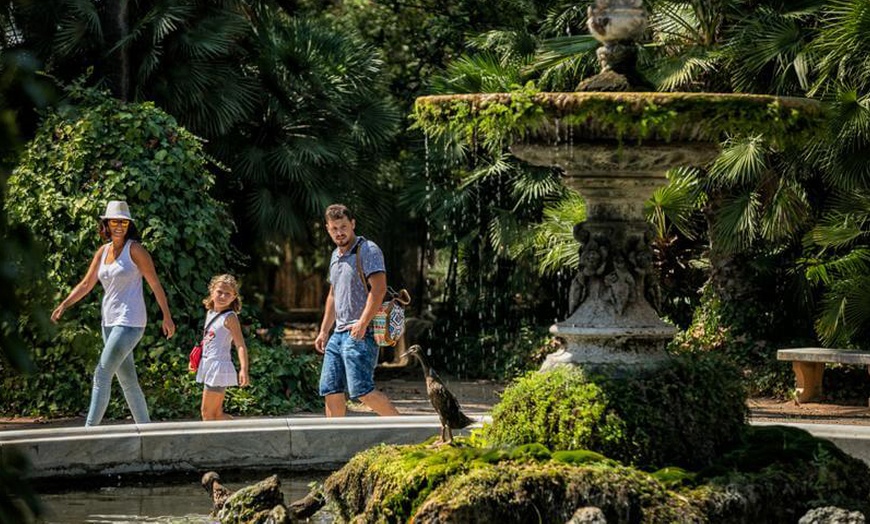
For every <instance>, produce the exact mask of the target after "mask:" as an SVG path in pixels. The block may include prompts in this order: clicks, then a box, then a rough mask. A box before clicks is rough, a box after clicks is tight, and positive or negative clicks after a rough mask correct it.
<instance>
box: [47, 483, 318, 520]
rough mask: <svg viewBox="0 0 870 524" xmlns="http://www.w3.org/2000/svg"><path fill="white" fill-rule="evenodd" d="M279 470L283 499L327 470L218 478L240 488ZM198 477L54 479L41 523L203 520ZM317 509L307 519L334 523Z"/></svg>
mask: <svg viewBox="0 0 870 524" xmlns="http://www.w3.org/2000/svg"><path fill="white" fill-rule="evenodd" d="M275 473H277V475H278V477H279V478H280V479H281V488H282V491H283V493H284V502H285V504H289V503H290V502H292V501H294V500H297V499H300V498H302V497H304V496H305V495H306V494H308V491H309V484H310V483H312V482H322V481H323V480H324V479H325V478H326V477H327V476H328V473H324V472H313V473H300V472H295V471H294V472H275V471H263V472H255V473H252V472H244V473H235V474H230V473H222V474H221V478H222V480H221V482H222V483H223V484H224V485H225V486H226V487H227V488H229V489H231V490H237V489H239V488H243V487H245V486H248V485H250V484H253V483H254V482H257V481H259V480H262V479H264V478H266V477H268V476H269V475H272V474H275ZM199 478H200V476H199V475H189V476H182V477H178V476H173V477H171V478H170V477H150V478H146V479H136V480H133V479H130V478H119V479H116V481H115V482H107V481H99V482H96V481H92V482H80V481H72V480H71V481H68V482H67V483H66V484H64V483H62V482H57V483H55V484H53V485H51V486H46V487H41V488H39V491H40V499H41V500H42V502H43V504H44V505H45V508H46V515H45V522H47V523H57V524H72V523H76V524H79V523H136V522H158V523H159V522H165V523H170V522H171V523H206V522H214V521H215V520H214V519H212V518H209V516H208V514H209V512H210V511H211V500H210V498H209V495H208V493H206V491H205V490H204V489H203V488H202V487H201V486H200V484H199ZM327 510H328V508H324V510H321V511H320V512H319V513H318V514H317V515H315V517H314V518H312V519H311V520H310V521H309V522H312V523H317V524H323V523H329V522H333V521H334V519H333V517H332V515H330V514H329V512H328V511H327Z"/></svg>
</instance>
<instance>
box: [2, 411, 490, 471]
mask: <svg viewBox="0 0 870 524" xmlns="http://www.w3.org/2000/svg"><path fill="white" fill-rule="evenodd" d="M475 427H480V422H478V423H477V424H475V425H472V426H471V427H470V428H468V429H466V430H463V431H462V432H455V434H463V432H465V433H466V434H467V431H468V430H470V429H473V428H475ZM440 428H441V426H440V423H439V421H438V417H436V416H429V415H426V416H400V417H377V418H375V417H348V418H341V419H327V418H278V419H276V418H262V419H237V420H229V421H221V422H158V423H152V424H143V425H135V424H124V425H115V426H97V427H92V428H84V427H76V428H55V429H32V430H18V431H4V432H2V433H0V454H6V453H9V450H10V449H17V450H18V451H20V452H23V453H24V455H25V456H27V458H28V459H29V460H30V463H31V467H32V470H31V477H32V478H34V479H44V478H52V477H85V476H99V475H111V474H129V473H167V472H185V471H203V470H207V469H214V468H233V469H258V468H277V467H280V468H282V469H291V470H325V469H334V468H336V467H337V466H340V465H341V464H343V463H345V462H347V461H348V460H349V459H350V458H351V457H353V456H354V455H355V454H356V453H358V452H360V451H362V450H364V449H368V448H370V447H372V446H376V445H378V444H382V443H383V444H411V443H415V442H423V441H425V440H426V439H429V438H431V437H433V436H437V435H438V434H439V432H440Z"/></svg>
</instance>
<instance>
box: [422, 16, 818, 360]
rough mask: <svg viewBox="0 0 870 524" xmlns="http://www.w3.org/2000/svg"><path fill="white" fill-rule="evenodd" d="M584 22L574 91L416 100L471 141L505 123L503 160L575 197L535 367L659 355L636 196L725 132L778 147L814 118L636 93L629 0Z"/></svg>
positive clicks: (669, 331)
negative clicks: (565, 291)
mask: <svg viewBox="0 0 870 524" xmlns="http://www.w3.org/2000/svg"><path fill="white" fill-rule="evenodd" d="M588 26H589V30H590V31H591V33H592V34H593V35H594V36H595V38H596V39H598V40H599V41H600V42H601V43H602V46H601V47H600V48H599V49H598V52H597V56H598V59H599V62H600V65H601V73H599V74H598V75H596V76H594V77H592V78H589V79H587V80H585V81H583V82H582V83H581V84H580V85H579V86H578V88H577V89H578V91H577V92H572V93H531V94H530V93H492V94H473V95H451V96H432V97H423V98H420V99H418V100H417V106H416V114H417V117H418V121H420V122H421V127H423V128H424V129H425V130H427V132H432V131H434V132H435V133H437V132H439V131H442V132H443V131H445V130H446V131H448V132H452V133H453V134H457V133H463V132H464V133H466V135H467V136H469V138H470V140H471V141H475V140H480V138H481V135H483V134H485V133H486V132H489V133H491V134H492V133H494V132H495V131H493V130H494V129H495V128H497V127H498V123H499V122H509V126H510V128H511V131H512V132H511V133H510V134H508V133H505V135H504V136H502V137H500V138H501V139H502V140H507V141H508V143H509V145H510V150H511V152H512V153H513V155H515V156H516V157H518V158H520V159H522V160H524V161H526V162H528V163H530V164H534V165H540V166H558V167H559V168H561V170H562V172H563V174H564V180H565V183H566V184H567V185H568V186H569V187H571V188H573V189H576V190H577V191H578V192H579V193H580V194H581V195H582V196H583V197H584V198H585V199H586V203H587V220H586V221H585V222H583V223H580V224H577V225H576V226H575V228H574V236H575V238H576V239H577V241H578V242H579V244H580V248H579V260H580V265H579V269H578V270H577V272H576V276H575V277H574V279H573V282H572V285H571V288H570V292H569V297H568V302H569V311H571V313H570V314H569V316H568V318H566V319H565V320H562V321H561V322H558V323H556V324H555V325H553V326H552V327H551V328H550V331H551V332H552V333H553V334H554V335H557V336H558V337H560V338H562V339H564V341H565V344H564V346H563V347H562V348H561V349H559V350H558V351H556V352H555V353H552V354H550V355H549V356H548V357H547V359H546V361H545V363H544V364H543V366H542V369H550V368H552V367H553V366H556V365H560V364H582V365H593V366H594V365H600V364H619V365H632V366H636V365H650V364H653V363H655V362H657V361H659V360H661V359H662V358H663V357H664V356H665V355H666V353H665V346H666V345H667V343H668V341H670V340H671V338H672V337H673V335H674V334H675V329H674V327H673V326H671V325H669V324H668V323H666V322H664V321H663V320H662V319H661V318H660V317H659V315H658V313H657V308H658V306H659V300H660V292H659V288H658V282H657V278H656V276H655V274H654V271H653V264H652V262H653V256H652V252H651V249H650V247H649V240H650V238H649V232H648V225H647V223H646V221H645V219H644V212H643V206H644V202H645V201H646V200H647V199H648V198H649V197H650V196H651V195H652V193H653V191H654V190H655V189H656V188H658V187H661V186H663V185H665V184H666V183H667V180H666V178H665V173H666V171H667V170H668V169H671V168H674V167H678V166H688V165H694V166H702V165H704V164H706V163H707V162H709V161H710V160H711V159H712V158H714V157H715V155H716V153H717V150H718V144H719V142H720V141H721V140H722V139H723V138H725V137H726V136H729V135H732V134H739V133H755V134H757V133H765V135H766V136H767V137H768V138H769V139H770V140H771V142H772V143H784V142H786V141H788V140H789V138H790V137H794V136H795V135H799V134H800V133H803V132H806V131H807V130H808V129H811V128H812V127H813V125H814V123H815V122H816V121H817V118H818V116H819V115H820V114H821V109H820V107H819V104H818V103H816V102H814V101H812V100H807V99H797V98H787V97H775V96H766V95H741V94H715V93H656V92H648V91H646V87H647V85H646V84H645V82H644V81H643V80H642V79H641V78H640V75H639V74H638V73H637V72H636V69H635V58H636V46H637V44H636V42H637V41H638V40H639V39H640V38H641V36H642V34H643V32H644V30H645V29H646V26H647V13H646V11H645V10H644V8H643V6H642V2H641V0H598V1H597V2H595V4H594V5H593V6H590V7H589V16H588ZM505 115H509V116H508V117H506V116H505ZM469 130H470V131H469ZM490 138H492V137H490Z"/></svg>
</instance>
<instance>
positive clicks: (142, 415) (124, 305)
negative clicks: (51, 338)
mask: <svg viewBox="0 0 870 524" xmlns="http://www.w3.org/2000/svg"><path fill="white" fill-rule="evenodd" d="M100 219H101V223H100V236H101V237H103V239H104V240H111V242H109V243H108V244H105V245H103V246H101V247H100V248H99V249H97V252H96V253H95V254H94V258H93V260H91V265H90V267H89V268H88V272H87V274H86V275H85V278H83V279H82V281H81V282H79V283H78V285H76V287H74V288H73V290H72V291H70V294H69V296H67V297H66V298H65V299H64V301H63V302H61V303H60V305H59V306H57V308H56V309H55V310H54V311H53V312H52V313H51V320H52V321H53V322H55V323H56V322H57V321H58V320H59V319H60V317H61V315H63V312H64V311H65V310H66V309H67V308H68V307H70V306H72V305H73V304H75V303H76V302H78V301H79V300H81V299H82V298H84V297H85V296H86V295H87V294H88V293H90V291H91V290H92V289H93V288H94V285H96V283H97V279H99V280H100V282H101V283H102V285H103V289H104V291H105V295H104V296H103V307H102V317H103V321H102V325H103V343H104V345H103V352H102V354H101V355H100V362H99V363H98V364H97V368H96V370H95V371H94V388H93V390H92V391H91V406H90V408H89V409H88V418H87V420H86V421H85V426H96V425H99V423H100V421H101V420H102V419H103V415H104V414H105V413H106V407H107V406H108V405H109V394H110V393H111V390H112V376H114V375H115V374H117V375H118V382H119V383H120V384H121V389H123V391H124V398H125V399H126V400H127V405H128V406H129V407H130V411H131V412H132V413H133V420H135V421H136V423H137V424H145V423H147V422H150V419H149V417H148V405H147V404H146V403H145V395H144V394H143V393H142V388H141V387H140V386H139V379H138V378H137V377H136V367H135V364H134V363H133V348H135V347H136V344H138V343H139V340H141V339H142V335H143V334H144V333H145V325H146V324H147V319H146V310H145V297H144V296H143V294H142V277H145V280H146V281H148V285H149V286H150V287H151V291H153V292H154V296H155V298H156V299H157V303H158V304H159V305H160V311H162V312H163V334H164V335H166V338H170V337H171V336H172V335H173V334H174V333H175V323H173V322H172V315H171V314H170V313H169V305H168V304H167V303H166V294H165V293H164V292H163V286H161V285H160V280H159V279H158V278H157V273H156V272H155V271H154V262H152V261H151V255H149V254H148V251H146V250H145V248H143V247H142V245H141V244H140V243H139V242H138V240H139V233H138V231H137V230H136V225H135V224H134V223H133V217H132V216H130V210H129V208H128V207H127V203H126V202H123V201H120V200H112V201H111V202H109V203H108V205H107V206H106V214H105V215H103V216H101V217H100Z"/></svg>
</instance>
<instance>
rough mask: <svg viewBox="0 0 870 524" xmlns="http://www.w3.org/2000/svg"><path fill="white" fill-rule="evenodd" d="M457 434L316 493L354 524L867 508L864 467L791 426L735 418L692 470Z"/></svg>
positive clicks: (678, 517)
mask: <svg viewBox="0 0 870 524" xmlns="http://www.w3.org/2000/svg"><path fill="white" fill-rule="evenodd" d="M465 442H466V441H465V440H464V439H458V440H457V446H455V447H444V448H440V449H437V450H436V449H430V448H426V447H423V446H379V447H376V448H372V449H370V450H368V451H365V452H363V453H360V454H359V455H357V456H356V457H354V459H353V460H351V462H349V463H348V464H347V465H346V466H345V467H344V468H342V470H340V471H338V472H336V473H335V474H333V475H332V476H331V477H330V478H329V479H327V481H326V484H325V488H326V492H327V494H328V497H329V498H330V499H331V500H333V501H334V502H335V503H336V506H337V507H338V508H339V510H340V513H341V517H342V518H344V519H345V520H347V521H350V522H358V523H363V522H421V523H422V522H565V521H567V520H568V519H569V518H570V516H571V515H572V514H573V513H574V511H575V510H576V509H577V508H578V507H584V506H595V507H598V508H600V509H601V510H602V511H603V512H604V514H605V516H606V517H607V522H609V523H623V522H625V523H628V522H632V523H638V522H668V523H670V522H717V523H750V522H796V521H797V519H798V518H799V517H800V516H801V515H803V514H804V513H805V512H806V511H807V510H808V509H810V508H812V507H815V506H821V505H836V506H839V507H843V508H847V509H850V510H858V511H863V512H865V513H866V512H868V509H870V508H868V500H870V499H868V494H870V474H868V473H870V470H868V467H867V465H865V464H864V463H863V462H861V461H860V460H857V459H855V458H852V457H849V456H848V455H846V454H844V453H843V452H842V451H840V450H838V449H837V448H836V447H835V446H833V445H832V444H831V443H830V442H828V441H825V440H821V439H817V438H815V437H813V436H811V435H810V434H808V433H807V432H805V431H802V430H796V429H794V428H781V427H769V428H756V427H749V426H744V428H743V431H742V432H741V438H740V443H739V445H737V446H736V447H735V448H734V449H732V450H730V451H729V452H727V453H725V454H724V455H723V456H722V458H721V460H719V461H717V462H716V463H715V464H714V465H712V466H710V467H708V468H705V469H704V470H703V471H701V472H698V473H694V472H691V471H685V470H683V469H680V468H675V467H667V468H663V469H661V470H659V471H656V472H655V473H646V472H644V471H642V470H639V469H636V468H632V467H627V466H624V465H622V464H620V463H618V462H616V461H614V460H611V459H607V458H605V457H603V456H601V455H599V454H595V453H592V452H588V451H585V450H570V451H560V452H552V453H549V455H550V457H549V459H548V458H547V453H545V450H544V449H541V448H540V447H538V446H521V447H515V448H501V449H481V448H473V447H470V446H468V445H467V444H465ZM546 451H549V450H546Z"/></svg>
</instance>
